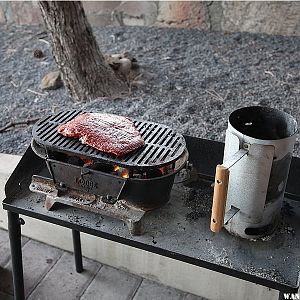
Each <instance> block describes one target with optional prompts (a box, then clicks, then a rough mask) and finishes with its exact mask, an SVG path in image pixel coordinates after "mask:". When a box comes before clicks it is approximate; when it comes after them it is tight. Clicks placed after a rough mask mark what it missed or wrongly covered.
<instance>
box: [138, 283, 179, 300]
mask: <svg viewBox="0 0 300 300" xmlns="http://www.w3.org/2000/svg"><path fill="white" fill-rule="evenodd" d="M183 296H184V294H183V293H182V292H180V291H178V290H175V289H172V288H169V287H166V286H163V285H160V284H158V283H156V282H154V281H150V280H146V279H145V280H143V282H142V284H141V286H140V288H139V289H138V291H137V292H136V294H135V296H134V297H133V300H146V299H147V300H157V299H160V300H180V299H182V298H183Z"/></svg>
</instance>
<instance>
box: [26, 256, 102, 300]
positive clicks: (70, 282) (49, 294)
mask: <svg viewBox="0 0 300 300" xmlns="http://www.w3.org/2000/svg"><path fill="white" fill-rule="evenodd" d="M83 266H84V269H85V270H84V272H82V273H77V272H76V271H75V263H74V257H73V255H71V254H70V253H67V252H65V253H64V254H63V255H62V257H61V258H60V259H59V261H58V262H57V264H56V265H55V266H54V267H53V269H52V270H51V271H50V272H49V273H48V274H47V275H46V276H45V278H44V279H43V281H42V282H41V283H40V284H39V285H38V286H37V287H36V289H35V290H34V291H33V293H32V294H31V295H30V296H29V297H28V300H62V299H63V300H74V299H79V298H80V296H81V295H82V294H83V293H84V291H85V290H86V288H87V287H88V286H89V284H90V283H91V281H92V280H93V279H94V277H95V274H96V273H97V272H98V270H99V268H100V266H101V265H100V264H99V263H97V262H95V261H92V260H89V259H83ZM98 299H100V298H98Z"/></svg>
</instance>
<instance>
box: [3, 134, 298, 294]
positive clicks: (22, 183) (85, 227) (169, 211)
mask: <svg viewBox="0 0 300 300" xmlns="http://www.w3.org/2000/svg"><path fill="white" fill-rule="evenodd" d="M186 140H187V146H188V150H189V152H190V158H191V161H192V163H193V164H194V165H195V166H196V168H197V172H198V173H200V174H202V175H203V176H202V177H205V178H206V179H211V178H212V175H213V172H214V169H215V165H216V164H217V163H219V162H220V161H221V159H222V153H220V150H222V147H223V145H222V143H216V142H211V141H207V140H202V139H198V138H192V137H186ZM199 160H201V161H199ZM212 164H214V165H212ZM298 170H299V159H295V160H293V162H292V169H291V172H292V174H291V173H290V177H293V178H292V179H291V180H290V179H289V181H290V182H289V186H290V188H289V189H288V190H287V195H290V196H292V197H293V198H294V199H295V200H288V199H285V202H284V207H283V210H282V218H281V222H280V225H279V227H278V229H277V230H276V232H275V233H274V234H273V235H272V236H268V237H266V238H264V239H260V240H256V241H248V240H243V239H240V238H237V237H234V236H232V235H230V234H229V233H227V232H226V231H225V230H222V232H220V233H219V234H216V235H214V234H213V233H212V232H211V231H210V229H209V225H210V210H211V202H212V192H213V189H212V187H211V186H210V184H209V182H208V183H207V181H205V182H204V181H201V180H198V181H197V182H194V183H191V184H189V186H184V185H182V184H181V183H178V184H174V186H173V189H172V193H171V199H170V201H169V202H168V203H167V204H166V205H165V206H164V207H162V208H160V209H157V210H155V211H152V212H149V213H147V215H146V217H145V234H144V235H142V236H131V235H130V234H129V231H128V228H127V226H125V224H123V222H121V221H118V220H115V219H111V218H108V217H102V216H100V215H98V214H95V213H90V212H87V211H82V210H79V209H76V208H73V207H66V206H61V207H60V208H59V209H57V210H54V211H47V210H46V209H45V208H44V198H43V196H41V195H38V194H34V193H31V192H30V191H29V189H28V186H29V183H30V180H31V176H32V175H33V174H41V175H43V176H45V175H47V173H48V172H47V169H46V165H45V162H44V161H43V160H41V159H40V158H38V157H37V156H36V155H35V154H34V153H33V152H32V150H31V148H28V149H27V151H26V153H25V155H24V156H23V158H22V160H21V161H20V163H19V165H18V166H17V168H16V170H15V172H14V173H13V174H12V176H11V177H10V179H9V181H8V183H7V185H6V199H5V200H4V201H3V207H4V208H5V209H7V210H10V211H13V212H17V213H20V214H23V215H27V216H30V217H33V218H37V219H41V220H44V221H47V222H51V223H54V224H58V225H61V226H64V227H68V228H72V229H75V230H78V231H82V232H86V233H88V234H92V235H95V236H100V237H103V238H106V239H109V240H113V241H116V242H119V243H122V244H127V245H130V246H133V247H136V248H140V249H144V250H147V251H150V252H153V253H157V254H160V255H164V256H167V257H170V258H173V259H176V260H179V261H183V262H187V263H190V264H193V265H197V266H200V267H204V268H207V269H211V270H214V271H217V272H220V273H224V274H228V275H231V276H234V277H237V278H240V279H244V280H247V281H250V282H254V283H257V284H260V285H264V286H267V287H270V288H273V289H277V290H281V291H287V292H297V289H298V287H299V270H300V222H299V219H300V202H299V201H297V200H298V199H299V197H298V195H299V194H300V193H298V187H295V188H294V184H293V182H294V175H295V174H296V173H297V172H298ZM48 176H49V174H48ZM298 178H299V177H298ZM291 182H292V183H291ZM297 193H298V194H297Z"/></svg>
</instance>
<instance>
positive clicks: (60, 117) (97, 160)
mask: <svg viewBox="0 0 300 300" xmlns="http://www.w3.org/2000/svg"><path fill="white" fill-rule="evenodd" d="M81 113H84V112H82V111H65V112H60V113H58V114H57V115H54V116H47V117H45V118H43V119H41V120H40V121H38V122H37V123H36V124H35V126H34V127H33V143H32V149H33V150H34V152H35V153H36V154H38V155H39V156H40V157H43V158H44V159H45V160H46V163H47V166H48V169H49V171H50V174H51V176H52V179H53V182H54V184H55V187H56V188H57V190H58V191H59V194H61V195H63V194H64V192H65V191H67V190H70V189H72V190H78V191H82V192H86V193H89V194H93V195H97V196H100V197H101V201H104V202H107V203H108V204H115V203H116V202H117V201H118V200H122V201H123V200H124V201H126V203H127V204H128V205H129V206H131V207H135V208H137V209H142V210H144V211H147V210H152V209H155V208H158V207H161V206H162V205H164V204H165V203H166V202H167V201H168V200H169V198H170V191H171V188H172V185H173V183H174V178H175V175H176V173H177V172H178V171H180V170H181V169H182V168H183V167H184V166H185V165H186V162H187V159H188V152H187V149H186V143H185V140H184V138H183V136H182V135H180V134H178V133H177V132H175V131H174V130H172V129H171V128H169V127H167V126H164V125H161V124H157V123H153V122H145V121H134V124H135V126H136V128H137V129H138V130H139V131H140V133H141V135H142V137H143V139H144V141H145V146H144V147H142V148H140V149H138V150H136V151H134V152H132V153H129V154H126V155H124V156H123V157H116V156H115V155H111V154H107V153H103V152H100V151H98V150H97V149H94V148H92V147H90V146H87V145H83V144H82V143H81V142H80V141H79V140H78V138H68V137H65V136H62V135H61V134H59V133H58V132H57V127H58V126H59V125H60V124H63V123H66V122H68V121H70V120H72V119H73V118H75V117H76V116H78V115H79V114H81ZM74 156H77V157H80V158H81V159H82V158H84V159H85V160H89V159H91V160H92V161H93V165H94V166H95V165H97V164H100V165H101V166H102V167H103V168H105V166H107V167H108V168H110V167H112V166H115V165H117V166H120V167H123V168H126V169H127V170H129V173H130V174H134V173H138V172H141V173H142V172H146V173H147V174H149V173H151V172H152V171H153V170H154V171H155V170H156V171H157V170H159V169H160V168H164V167H167V168H169V167H170V166H171V171H169V172H168V173H166V174H164V175H162V174H160V175H159V176H153V177H151V178H135V177H134V176H130V177H129V178H123V177H121V176H119V175H115V174H113V173H111V172H104V171H103V170H102V171H101V169H93V167H91V166H85V165H83V166H82V165H76V164H73V163H70V162H69V161H68V157H74ZM60 158H62V159H60Z"/></svg>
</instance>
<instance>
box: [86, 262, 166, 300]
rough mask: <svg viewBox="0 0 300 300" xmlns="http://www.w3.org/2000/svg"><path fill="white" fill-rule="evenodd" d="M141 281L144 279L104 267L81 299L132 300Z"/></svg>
mask: <svg viewBox="0 0 300 300" xmlns="http://www.w3.org/2000/svg"><path fill="white" fill-rule="evenodd" d="M141 281H142V278H140V277H137V276H134V275H132V274H130V273H127V272H124V271H121V270H117V269H115V268H111V267H108V266H103V267H102V268H101V269H100V271H99V272H98V274H97V276H96V277H95V279H94V280H93V282H92V283H91V285H90V286H89V287H88V288H87V289H86V291H85V293H84V294H83V295H82V297H81V298H80V299H81V300H92V299H105V300H116V299H118V300H127V299H132V297H133V295H134V294H135V292H136V290H137V289H138V287H139V286H140V283H141ZM157 299H160V298H157Z"/></svg>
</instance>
